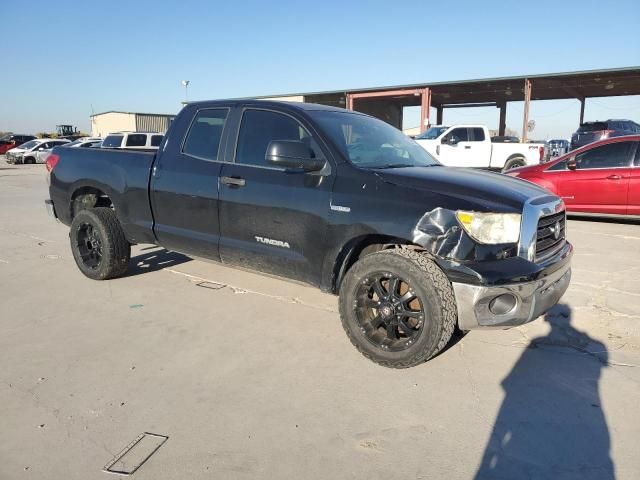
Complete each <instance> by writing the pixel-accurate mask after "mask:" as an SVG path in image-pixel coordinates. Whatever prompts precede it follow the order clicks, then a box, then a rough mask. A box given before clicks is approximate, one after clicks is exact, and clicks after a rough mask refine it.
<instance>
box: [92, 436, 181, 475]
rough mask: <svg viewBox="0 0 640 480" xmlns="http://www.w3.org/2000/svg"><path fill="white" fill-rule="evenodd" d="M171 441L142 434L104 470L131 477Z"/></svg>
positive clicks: (167, 438)
mask: <svg viewBox="0 0 640 480" xmlns="http://www.w3.org/2000/svg"><path fill="white" fill-rule="evenodd" d="M167 440H169V437H167V436H166V435H158V434H157V433H148V432H145V433H142V434H140V435H139V436H138V438H136V439H135V440H134V441H133V442H131V443H130V444H129V445H127V446H126V447H124V449H123V450H122V451H121V452H120V453H119V454H118V455H116V457H115V458H114V459H113V460H111V461H110V462H109V463H107V464H106V465H105V466H104V468H103V469H102V470H103V471H105V472H109V473H116V474H118V475H131V474H132V473H134V472H135V471H136V470H138V468H140V467H141V466H142V464H144V463H145V462H146V461H147V460H149V458H151V455H153V454H154V453H156V451H157V450H158V449H159V448H160V447H161V446H162V445H163V444H164V442H166V441H167Z"/></svg>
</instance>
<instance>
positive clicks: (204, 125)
mask: <svg viewBox="0 0 640 480" xmlns="http://www.w3.org/2000/svg"><path fill="white" fill-rule="evenodd" d="M228 112H229V111H228V110H227V109H226V108H225V109H209V110H200V111H199V112H198V114H197V115H196V117H195V118H194V119H193V123H192V124H191V127H190V128H189V133H187V138H186V139H185V142H184V146H183V147H182V153H184V154H186V155H190V156H192V157H196V158H200V159H203V160H217V159H218V150H220V140H221V139H222V130H223V129H224V124H225V121H226V119H227V113H228Z"/></svg>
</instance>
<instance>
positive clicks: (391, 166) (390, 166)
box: [371, 163, 420, 170]
mask: <svg viewBox="0 0 640 480" xmlns="http://www.w3.org/2000/svg"><path fill="white" fill-rule="evenodd" d="M419 166H420V165H413V164H411V163H389V164H388V165H380V166H379V167H373V166H372V167H371V168H375V169H376V170H377V169H384V168H407V167H419Z"/></svg>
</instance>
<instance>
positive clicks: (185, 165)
mask: <svg viewBox="0 0 640 480" xmlns="http://www.w3.org/2000/svg"><path fill="white" fill-rule="evenodd" d="M194 108H195V107H194ZM228 115H229V108H211V109H201V110H198V111H195V110H194V115H193V116H189V115H183V116H182V117H183V118H181V122H183V123H181V124H179V125H176V126H175V128H174V130H175V131H179V132H182V131H186V132H187V134H186V136H185V137H184V138H173V137H171V138H169V139H168V140H167V142H166V143H165V145H164V150H163V151H162V152H159V153H158V160H157V161H156V164H155V166H154V171H153V173H152V176H151V206H152V208H153V216H154V221H155V225H154V233H155V235H156V238H157V239H158V242H159V243H160V245H162V246H163V247H165V248H167V249H169V250H176V251H178V252H184V253H190V254H193V255H198V256H202V257H206V258H212V259H219V254H218V240H219V236H220V230H219V228H218V177H219V175H220V169H221V167H222V164H221V160H220V159H221V158H223V154H224V141H223V138H224V136H225V135H226V133H227V132H226V128H225V127H226V123H227V122H226V120H227V117H228ZM190 119H192V121H191V123H190V124H189V121H190Z"/></svg>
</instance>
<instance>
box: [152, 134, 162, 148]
mask: <svg viewBox="0 0 640 480" xmlns="http://www.w3.org/2000/svg"><path fill="white" fill-rule="evenodd" d="M161 143H162V135H151V146H152V147H159V146H160V144H161Z"/></svg>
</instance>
